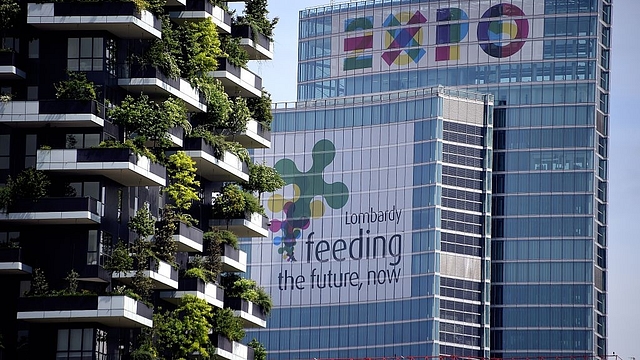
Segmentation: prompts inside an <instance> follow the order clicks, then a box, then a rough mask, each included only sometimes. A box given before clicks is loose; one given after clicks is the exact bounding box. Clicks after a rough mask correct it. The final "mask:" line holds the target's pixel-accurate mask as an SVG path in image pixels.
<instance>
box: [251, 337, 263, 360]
mask: <svg viewBox="0 0 640 360" xmlns="http://www.w3.org/2000/svg"><path fill="white" fill-rule="evenodd" d="M247 345H248V346H249V347H250V348H252V349H253V360H267V349H266V348H265V347H264V345H263V344H262V343H261V342H259V341H258V339H256V338H253V339H252V340H251V341H249V343H248V344H247Z"/></svg>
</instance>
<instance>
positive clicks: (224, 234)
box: [203, 229, 239, 250]
mask: <svg viewBox="0 0 640 360" xmlns="http://www.w3.org/2000/svg"><path fill="white" fill-rule="evenodd" d="M203 239H204V241H213V242H215V243H216V244H218V245H222V244H227V245H230V246H231V247H233V248H234V249H236V250H238V249H239V248H238V237H237V236H236V234H234V233H233V232H231V231H229V230H220V229H214V230H213V231H207V232H206V233H204V235H203Z"/></svg>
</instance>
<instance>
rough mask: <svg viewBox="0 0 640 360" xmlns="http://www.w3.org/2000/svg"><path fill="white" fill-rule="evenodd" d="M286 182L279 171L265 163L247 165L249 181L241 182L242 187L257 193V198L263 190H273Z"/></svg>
mask: <svg viewBox="0 0 640 360" xmlns="http://www.w3.org/2000/svg"><path fill="white" fill-rule="evenodd" d="M285 184H286V183H285V182H284V180H282V177H281V176H280V173H278V171H277V170H276V169H274V168H272V167H271V166H268V165H267V164H265V163H262V164H253V163H252V164H251V165H249V181H248V182H244V183H242V188H243V189H245V190H246V191H251V192H254V193H257V194H258V200H260V198H261V197H262V193H264V192H274V191H276V190H278V189H280V188H282V187H283V186H284V185H285Z"/></svg>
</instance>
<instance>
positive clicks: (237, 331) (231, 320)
mask: <svg viewBox="0 0 640 360" xmlns="http://www.w3.org/2000/svg"><path fill="white" fill-rule="evenodd" d="M212 330H213V332H214V333H216V334H220V335H222V336H224V337H226V338H227V339H229V340H231V341H240V340H242V339H243V338H244V335H245V332H244V328H243V325H242V320H240V318H238V317H236V316H234V315H233V310H231V309H229V308H224V309H215V311H214V313H213V327H212Z"/></svg>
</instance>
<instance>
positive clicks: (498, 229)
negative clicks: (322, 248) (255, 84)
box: [252, 0, 611, 358]
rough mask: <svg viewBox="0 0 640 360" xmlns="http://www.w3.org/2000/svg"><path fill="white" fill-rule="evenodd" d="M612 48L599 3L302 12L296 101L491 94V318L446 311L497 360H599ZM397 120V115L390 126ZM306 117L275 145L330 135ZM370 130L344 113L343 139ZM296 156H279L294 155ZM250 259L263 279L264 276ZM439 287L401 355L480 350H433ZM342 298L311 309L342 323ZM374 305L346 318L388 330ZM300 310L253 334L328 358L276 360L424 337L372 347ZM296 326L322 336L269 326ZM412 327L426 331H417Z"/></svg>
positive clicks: (371, 339) (516, 1) (390, 5)
mask: <svg viewBox="0 0 640 360" xmlns="http://www.w3.org/2000/svg"><path fill="white" fill-rule="evenodd" d="M610 45H611V1H610V0H506V1H502V2H499V1H493V0H471V1H469V0H464V1H462V0H440V1H427V0H422V1H420V0H384V1H379V0H367V1H351V2H345V3H339V4H332V5H327V6H320V7H317V8H312V9H306V10H303V11H301V12H300V24H299V65H298V100H299V101H306V102H307V103H308V102H309V101H313V100H319V99H328V100H331V99H334V98H341V97H347V98H354V99H357V98H358V96H360V95H363V96H364V95H367V94H376V93H386V92H394V91H399V90H405V89H424V88H429V87H433V86H437V85H443V86H446V87H453V88H457V89H465V90H472V91H476V92H479V93H487V94H492V95H493V96H494V99H495V107H494V109H493V133H492V136H493V139H492V140H493V154H492V156H491V158H485V159H484V160H485V161H490V162H491V163H492V164H491V165H492V169H493V172H492V184H491V185H492V193H493V194H492V200H491V205H492V209H491V224H490V231H491V251H490V254H488V256H487V258H490V262H491V271H490V279H491V291H490V299H489V300H490V301H487V302H486V303H485V302H483V301H476V300H475V299H474V300H470V301H471V304H473V305H477V306H484V305H485V304H487V305H488V304H490V314H486V313H483V312H482V311H480V312H476V311H475V310H477V308H476V307H466V306H463V307H460V308H457V309H456V311H457V312H458V313H460V314H465V315H467V316H468V318H467V320H469V322H470V323H476V324H480V325H479V326H483V325H482V324H484V323H485V318H484V316H489V318H490V319H489V320H488V322H489V323H490V336H489V339H490V340H489V348H490V351H491V353H490V354H491V356H493V357H504V358H511V357H536V356H597V355H604V354H606V353H607V329H606V325H607V304H606V297H607V295H606V294H607V281H606V277H607V265H606V261H607V259H606V258H607V256H606V254H607V187H608V179H607V173H608V170H607V167H608V165H607V164H608V128H609V78H610V76H609V70H610V69H609V66H610V55H611V49H610ZM299 110H301V109H299ZM395 111H398V113H399V111H400V110H394V111H393V112H391V114H395ZM302 113H304V115H303V114H302ZM311 113H313V115H309V113H308V112H307V111H298V113H297V115H296V116H297V117H296V118H295V119H293V120H291V119H289V118H287V117H286V116H285V115H283V114H278V115H277V120H276V122H275V124H274V126H276V127H275V128H274V130H275V131H276V136H277V135H278V133H279V132H281V131H283V132H289V131H293V132H295V134H296V136H299V137H298V138H296V140H295V141H294V142H295V144H298V143H301V145H298V146H301V147H304V149H306V148H307V147H308V146H311V145H310V142H311V143H313V140H309V139H306V138H305V135H304V134H306V133H305V131H306V130H305V129H306V126H313V127H318V126H329V125H330V124H334V123H335V120H333V119H332V118H331V117H330V116H327V113H328V111H324V112H321V113H319V112H315V113H314V112H311ZM360 116H361V117H362V120H360ZM367 116H368V115H367V114H364V113H362V115H360V113H356V112H354V113H353V121H354V126H356V125H355V123H356V122H357V123H360V121H368V120H366V119H367ZM422 116H423V117H425V116H426V114H422ZM372 118H373V117H372ZM289 122H290V123H291V124H295V125H294V127H295V128H294V127H291V125H290V124H289ZM279 124H282V125H279ZM311 124H313V125H311ZM278 126H283V127H282V128H278ZM413 131H414V132H419V131H424V129H417V128H414V129H413ZM289 136H293V134H291V135H289ZM275 142H276V143H277V141H275ZM302 144H304V145H302ZM369 146H372V145H369ZM275 148H277V146H276V147H275ZM293 151H294V152H293V153H289V154H298V152H299V151H303V150H302V148H299V149H298V148H294V150H293ZM304 151H307V150H304ZM284 154H285V153H284V152H282V151H281V153H280V155H281V156H284ZM351 165H352V166H353V165H354V164H353V163H352V164H351ZM309 166H311V165H308V167H309ZM443 166H444V165H443ZM465 166H466V165H465ZM308 167H307V168H308ZM302 171H304V170H302ZM334 177H335V175H334ZM443 177H444V174H443ZM403 179H405V178H403ZM443 191H444V190H443ZM443 196H444V195H443ZM316 204H317V203H316ZM317 206H320V205H317ZM296 210H298V209H297V208H296ZM298 211H299V210H298ZM414 211H415V210H414ZM483 214H488V212H487V213H483ZM343 215H344V214H343ZM421 221H423V220H421ZM441 221H442V223H440V224H437V225H436V229H438V227H440V230H441V231H444V230H445V223H444V217H443V218H442V219H441ZM487 228H488V227H487ZM303 234H304V232H303ZM336 236H339V235H336ZM435 241H436V244H435V246H436V249H437V250H436V251H435V252H436V253H440V254H442V253H444V252H445V251H446V250H444V249H445V243H446V242H445V239H444V235H441V237H440V238H439V239H435ZM453 243H455V244H456V245H455V246H474V244H466V243H464V244H460V243H457V242H453ZM446 246H449V245H446ZM316 250H317V249H316ZM330 251H331V250H327V254H329V253H330ZM460 251H465V250H464V249H463V248H460ZM456 252H458V251H456ZM254 260H256V259H255V256H254ZM261 261H262V260H259V261H258V264H259V266H263V265H264V263H262V262H261ZM440 265H442V264H440ZM412 266H414V265H413V264H412ZM416 266H417V265H416ZM260 271H261V270H258V269H257V268H255V267H254V268H253V269H252V276H254V277H256V278H257V277H259V276H260V275H258V274H257V272H260ZM434 278H437V277H434ZM455 280H456V284H461V285H463V287H464V286H466V285H469V284H467V283H464V282H462V283H459V282H458V280H461V281H464V280H463V279H457V278H455ZM294 281H295V279H294ZM448 281H449V280H446V281H442V278H441V279H440V283H439V284H438V283H436V284H435V285H434V286H435V287H436V288H437V290H434V291H439V292H440V304H439V306H440V307H439V309H437V310H439V311H440V312H441V314H440V319H439V320H435V321H437V323H438V324H439V325H438V329H439V330H438V331H439V334H438V336H437V337H434V338H433V342H432V345H424V346H418V347H416V348H409V350H411V354H405V353H402V354H400V353H396V354H397V355H402V356H406V355H414V356H424V355H432V354H434V355H439V354H443V355H444V354H453V355H467V356H468V355H470V354H471V351H478V352H477V355H480V356H483V355H484V354H483V353H482V350H483V349H484V347H483V346H480V347H469V346H468V345H466V344H465V342H464V337H463V335H460V336H458V335H456V337H453V338H447V337H446V336H442V334H443V333H444V330H443V329H447V326H448V325H443V324H446V322H445V321H444V316H443V315H442V313H444V311H445V310H448V309H445V308H444V307H443V302H444V301H445V300H444V299H443V297H444V296H443V293H444V291H443V290H444V289H445V288H446V287H447V284H449V283H448ZM261 283H266V282H265V281H261ZM465 284H466V285H465ZM461 291H465V290H462V289H460V290H455V291H454V295H455V296H454V297H455V298H458V297H464V294H465V293H464V292H461ZM339 300H342V297H337V298H336V299H322V300H321V301H322V303H323V304H327V306H328V307H327V308H332V307H333V306H334V305H335V306H337V309H342V307H341V306H340V305H339V304H340V302H339ZM447 301H448V300H447ZM329 304H331V305H329ZM365 304H366V305H365ZM372 304H376V303H375V302H372V301H369V300H367V301H366V303H362V304H361V305H358V306H360V308H359V309H363V308H366V307H367V306H369V307H370V308H367V309H369V310H367V311H369V312H370V313H371V314H372V315H371V319H372V320H370V321H371V322H372V323H384V321H386V319H387V318H386V317H385V318H384V319H380V318H378V317H377V316H386V315H382V314H386V312H385V311H384V306H394V305H393V303H392V302H390V301H386V302H384V304H391V305H372ZM427 305H429V306H430V305H431V304H427ZM376 306H380V308H377V307H376ZM405 306H409V309H405ZM434 306H436V307H437V306H438V305H437V304H435V305H434ZM422 307H423V304H416V305H415V306H410V305H403V306H402V307H401V308H402V309H404V311H407V313H408V314H409V315H408V316H410V318H413V317H414V316H415V317H416V318H419V317H420V314H419V311H418V309H422ZM307 308H308V306H302V307H299V306H298V307H296V306H293V305H292V306H289V305H282V306H280V307H278V308H277V309H276V312H275V313H274V319H273V320H274V321H272V322H271V325H272V326H271V330H270V331H271V332H273V333H274V334H277V335H273V336H267V335H265V334H261V333H259V334H258V335H259V336H260V338H261V339H264V340H265V342H266V344H267V347H268V348H269V350H271V351H272V354H273V356H274V358H278V356H279V355H277V354H285V355H282V356H281V358H297V357H300V358H306V357H316V355H315V354H319V355H318V356H317V357H332V356H333V355H334V353H331V352H329V353H318V352H316V353H314V354H311V356H306V355H309V354H307V353H302V352H300V353H296V354H294V353H293V352H291V353H287V351H288V350H289V349H303V348H304V349H317V348H322V346H316V345H317V344H318V343H317V342H318V341H323V342H326V344H328V346H329V347H331V348H332V349H341V348H343V347H342V345H341V343H340V342H335V341H333V340H332V338H331V337H330V336H337V339H343V338H344V337H347V339H346V340H343V341H345V343H346V344H354V345H353V346H354V348H353V349H354V350H353V351H351V350H349V351H347V352H339V351H338V352H337V353H336V354H338V355H340V356H352V354H353V356H361V355H363V356H376V355H377V354H379V353H378V352H376V351H377V350H375V349H376V348H377V347H378V345H380V346H381V345H383V344H388V343H397V342H398V341H403V342H405V341H406V342H407V343H410V342H412V341H413V339H412V338H411V336H418V337H420V335H415V332H414V331H412V330H411V328H410V327H403V326H399V328H398V329H396V328H394V327H392V326H387V327H386V328H385V331H384V334H385V336H384V337H382V338H379V337H377V336H376V333H375V332H371V333H362V335H355V334H361V333H358V332H357V331H355V330H344V329H354V327H357V323H355V322H354V321H352V320H350V317H349V314H350V311H349V310H344V313H342V315H339V316H338V318H339V321H340V322H338V323H332V322H326V323H324V322H323V321H329V320H328V319H327V317H326V316H323V315H320V316H318V315H317V314H314V315H311V313H309V314H307V313H306V312H307V311H313V310H307ZM311 309H313V308H311ZM322 309H325V308H322ZM340 311H342V310H340ZM396 311H398V310H396ZM305 316H307V318H309V319H310V320H309V321H320V322H321V323H320V324H316V323H308V324H307V323H304V326H303V325H299V326H292V325H291V324H290V323H286V322H285V323H283V322H281V321H280V320H278V319H277V317H279V318H286V317H290V318H292V319H293V318H302V319H305ZM474 316H475V317H474ZM458 321H459V319H457V318H456V320H455V321H454V322H453V324H455V325H454V329H457V330H460V334H463V333H466V332H465V329H466V328H465V326H468V325H466V323H467V322H465V321H462V322H458ZM320 325H328V326H331V330H330V331H328V332H327V333H328V334H329V335H328V336H329V339H328V340H326V337H325V335H326V334H322V333H319V332H316V329H317V328H318V326H320ZM423 325H424V327H426V328H429V326H430V325H429V324H420V325H416V326H417V327H418V328H419V329H422V326H423ZM274 327H275V328H277V330H276V329H274ZM281 329H282V331H288V332H279V331H281ZM400 329H402V330H400ZM429 329H433V328H429ZM466 330H468V329H466ZM402 331H405V332H402ZM427 332H428V331H427ZM353 336H363V338H364V339H365V340H366V341H364V340H358V339H357V338H355V339H354V338H353ZM318 338H319V339H318ZM427 339H429V338H428V337H427ZM483 339H484V338H483ZM450 340H451V341H450ZM367 341H368V342H367ZM427 343H428V342H427ZM425 344H426V343H425ZM451 344H458V346H457V347H456V346H451ZM481 345H483V344H481ZM356 348H357V350H355V349H356ZM460 349H463V350H460ZM325 355H326V356H325ZM385 355H387V353H385ZM391 355H393V354H391Z"/></svg>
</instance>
